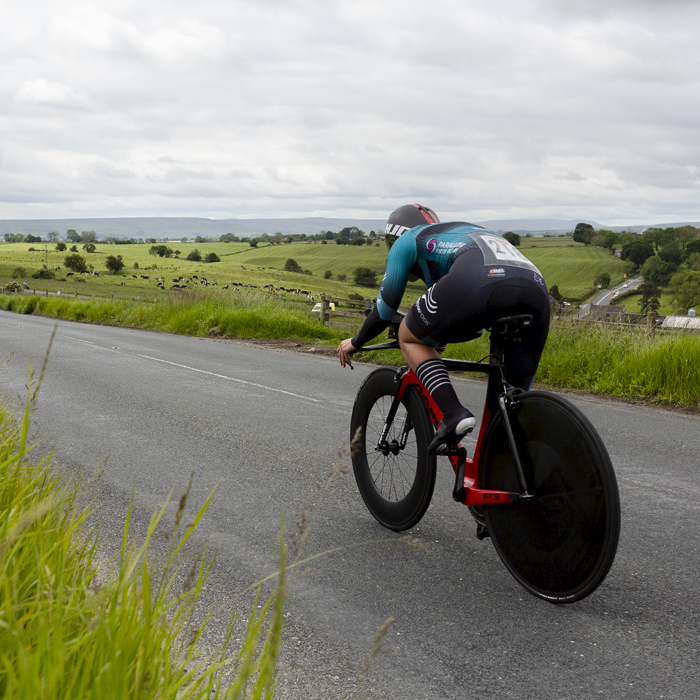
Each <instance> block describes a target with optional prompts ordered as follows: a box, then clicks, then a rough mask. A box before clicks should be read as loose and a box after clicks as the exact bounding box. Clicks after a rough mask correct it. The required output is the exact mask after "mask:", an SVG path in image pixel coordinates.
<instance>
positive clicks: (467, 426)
mask: <svg viewBox="0 0 700 700" xmlns="http://www.w3.org/2000/svg"><path fill="white" fill-rule="evenodd" d="M467 412H468V411H467ZM475 425H476V418H474V416H473V415H472V414H471V413H469V415H468V416H467V417H466V418H462V420H461V421H459V423H457V425H456V426H455V428H454V430H448V429H447V426H446V425H445V421H443V422H442V423H441V424H440V427H439V428H438V430H437V433H435V437H434V438H433V440H432V442H431V443H430V444H429V445H428V453H429V454H432V453H433V452H435V453H437V454H441V452H444V451H445V449H443V450H441V449H440V448H448V447H454V446H455V445H457V444H459V441H460V440H461V439H462V438H463V437H464V436H465V435H468V434H469V433H471V431H472V430H474V426H475Z"/></svg>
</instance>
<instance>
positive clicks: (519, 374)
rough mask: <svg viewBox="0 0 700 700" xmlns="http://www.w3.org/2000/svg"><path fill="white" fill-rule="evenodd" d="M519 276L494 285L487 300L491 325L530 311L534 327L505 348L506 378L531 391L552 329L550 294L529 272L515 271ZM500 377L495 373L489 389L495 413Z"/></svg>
mask: <svg viewBox="0 0 700 700" xmlns="http://www.w3.org/2000/svg"><path fill="white" fill-rule="evenodd" d="M513 272H515V276H513V277H510V278H506V279H504V280H502V282H500V283H499V284H497V285H494V286H493V287H492V288H491V294H490V296H489V300H488V303H487V325H488V326H491V325H492V324H493V323H494V322H495V321H496V320H498V319H499V318H502V317H504V316H515V315H519V314H530V315H531V316H532V326H531V327H530V329H529V330H528V331H527V333H526V334H525V335H523V337H522V338H521V339H520V342H518V343H508V344H507V345H506V346H505V348H504V359H505V365H506V380H507V381H508V382H509V383H510V384H511V385H512V386H514V387H518V388H520V389H524V390H525V391H527V390H529V389H530V387H531V386H532V380H533V379H534V376H535V373H536V372H537V367H538V365H539V362H540V358H541V357H542V351H543V349H544V345H545V342H546V341H547V334H548V332H549V296H548V294H547V288H546V286H544V284H542V285H540V284H539V283H538V282H536V281H535V280H533V279H531V278H532V273H531V272H529V271H520V270H514V271H513ZM499 391H500V390H499V379H498V378H497V377H495V376H494V375H491V377H490V379H489V386H488V390H487V401H486V403H487V407H488V410H489V413H490V414H491V415H492V416H493V415H495V412H496V411H497V410H498V404H497V401H498V394H499Z"/></svg>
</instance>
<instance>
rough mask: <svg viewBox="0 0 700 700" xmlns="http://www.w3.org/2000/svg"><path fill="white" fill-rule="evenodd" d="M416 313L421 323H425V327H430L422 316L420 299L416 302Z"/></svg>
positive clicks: (428, 322)
mask: <svg viewBox="0 0 700 700" xmlns="http://www.w3.org/2000/svg"><path fill="white" fill-rule="evenodd" d="M416 311H417V312H418V315H419V316H420V317H421V320H422V321H423V323H425V325H426V326H429V325H430V321H428V319H427V318H426V317H425V315H424V314H423V310H422V309H421V308H420V299H419V300H418V301H417V302H416Z"/></svg>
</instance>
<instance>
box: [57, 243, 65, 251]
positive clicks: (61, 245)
mask: <svg viewBox="0 0 700 700" xmlns="http://www.w3.org/2000/svg"><path fill="white" fill-rule="evenodd" d="M65 249H66V244H65V243H61V242H59V243H56V250H57V251H59V252H61V251H64V250H65Z"/></svg>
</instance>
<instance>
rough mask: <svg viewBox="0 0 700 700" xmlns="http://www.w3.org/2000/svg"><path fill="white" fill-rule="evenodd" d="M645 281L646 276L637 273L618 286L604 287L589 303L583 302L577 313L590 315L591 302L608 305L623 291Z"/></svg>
mask: <svg viewBox="0 0 700 700" xmlns="http://www.w3.org/2000/svg"><path fill="white" fill-rule="evenodd" d="M643 281H644V278H643V277H642V276H641V275H636V276H635V277H632V278H631V279H629V280H627V281H626V282H621V283H620V284H618V285H617V286H616V287H611V288H610V289H604V290H603V291H602V292H600V293H599V294H596V296H595V297H593V299H592V300H591V301H589V302H588V303H587V304H582V305H581V308H580V310H579V312H578V314H576V317H577V318H585V317H586V316H588V314H589V313H591V304H593V305H596V306H608V305H609V304H610V303H611V302H612V300H613V299H614V298H615V297H616V296H617V295H618V294H622V292H625V291H627V290H628V289H632V288H633V287H636V286H637V285H639V284H641V283H642V282H643Z"/></svg>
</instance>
